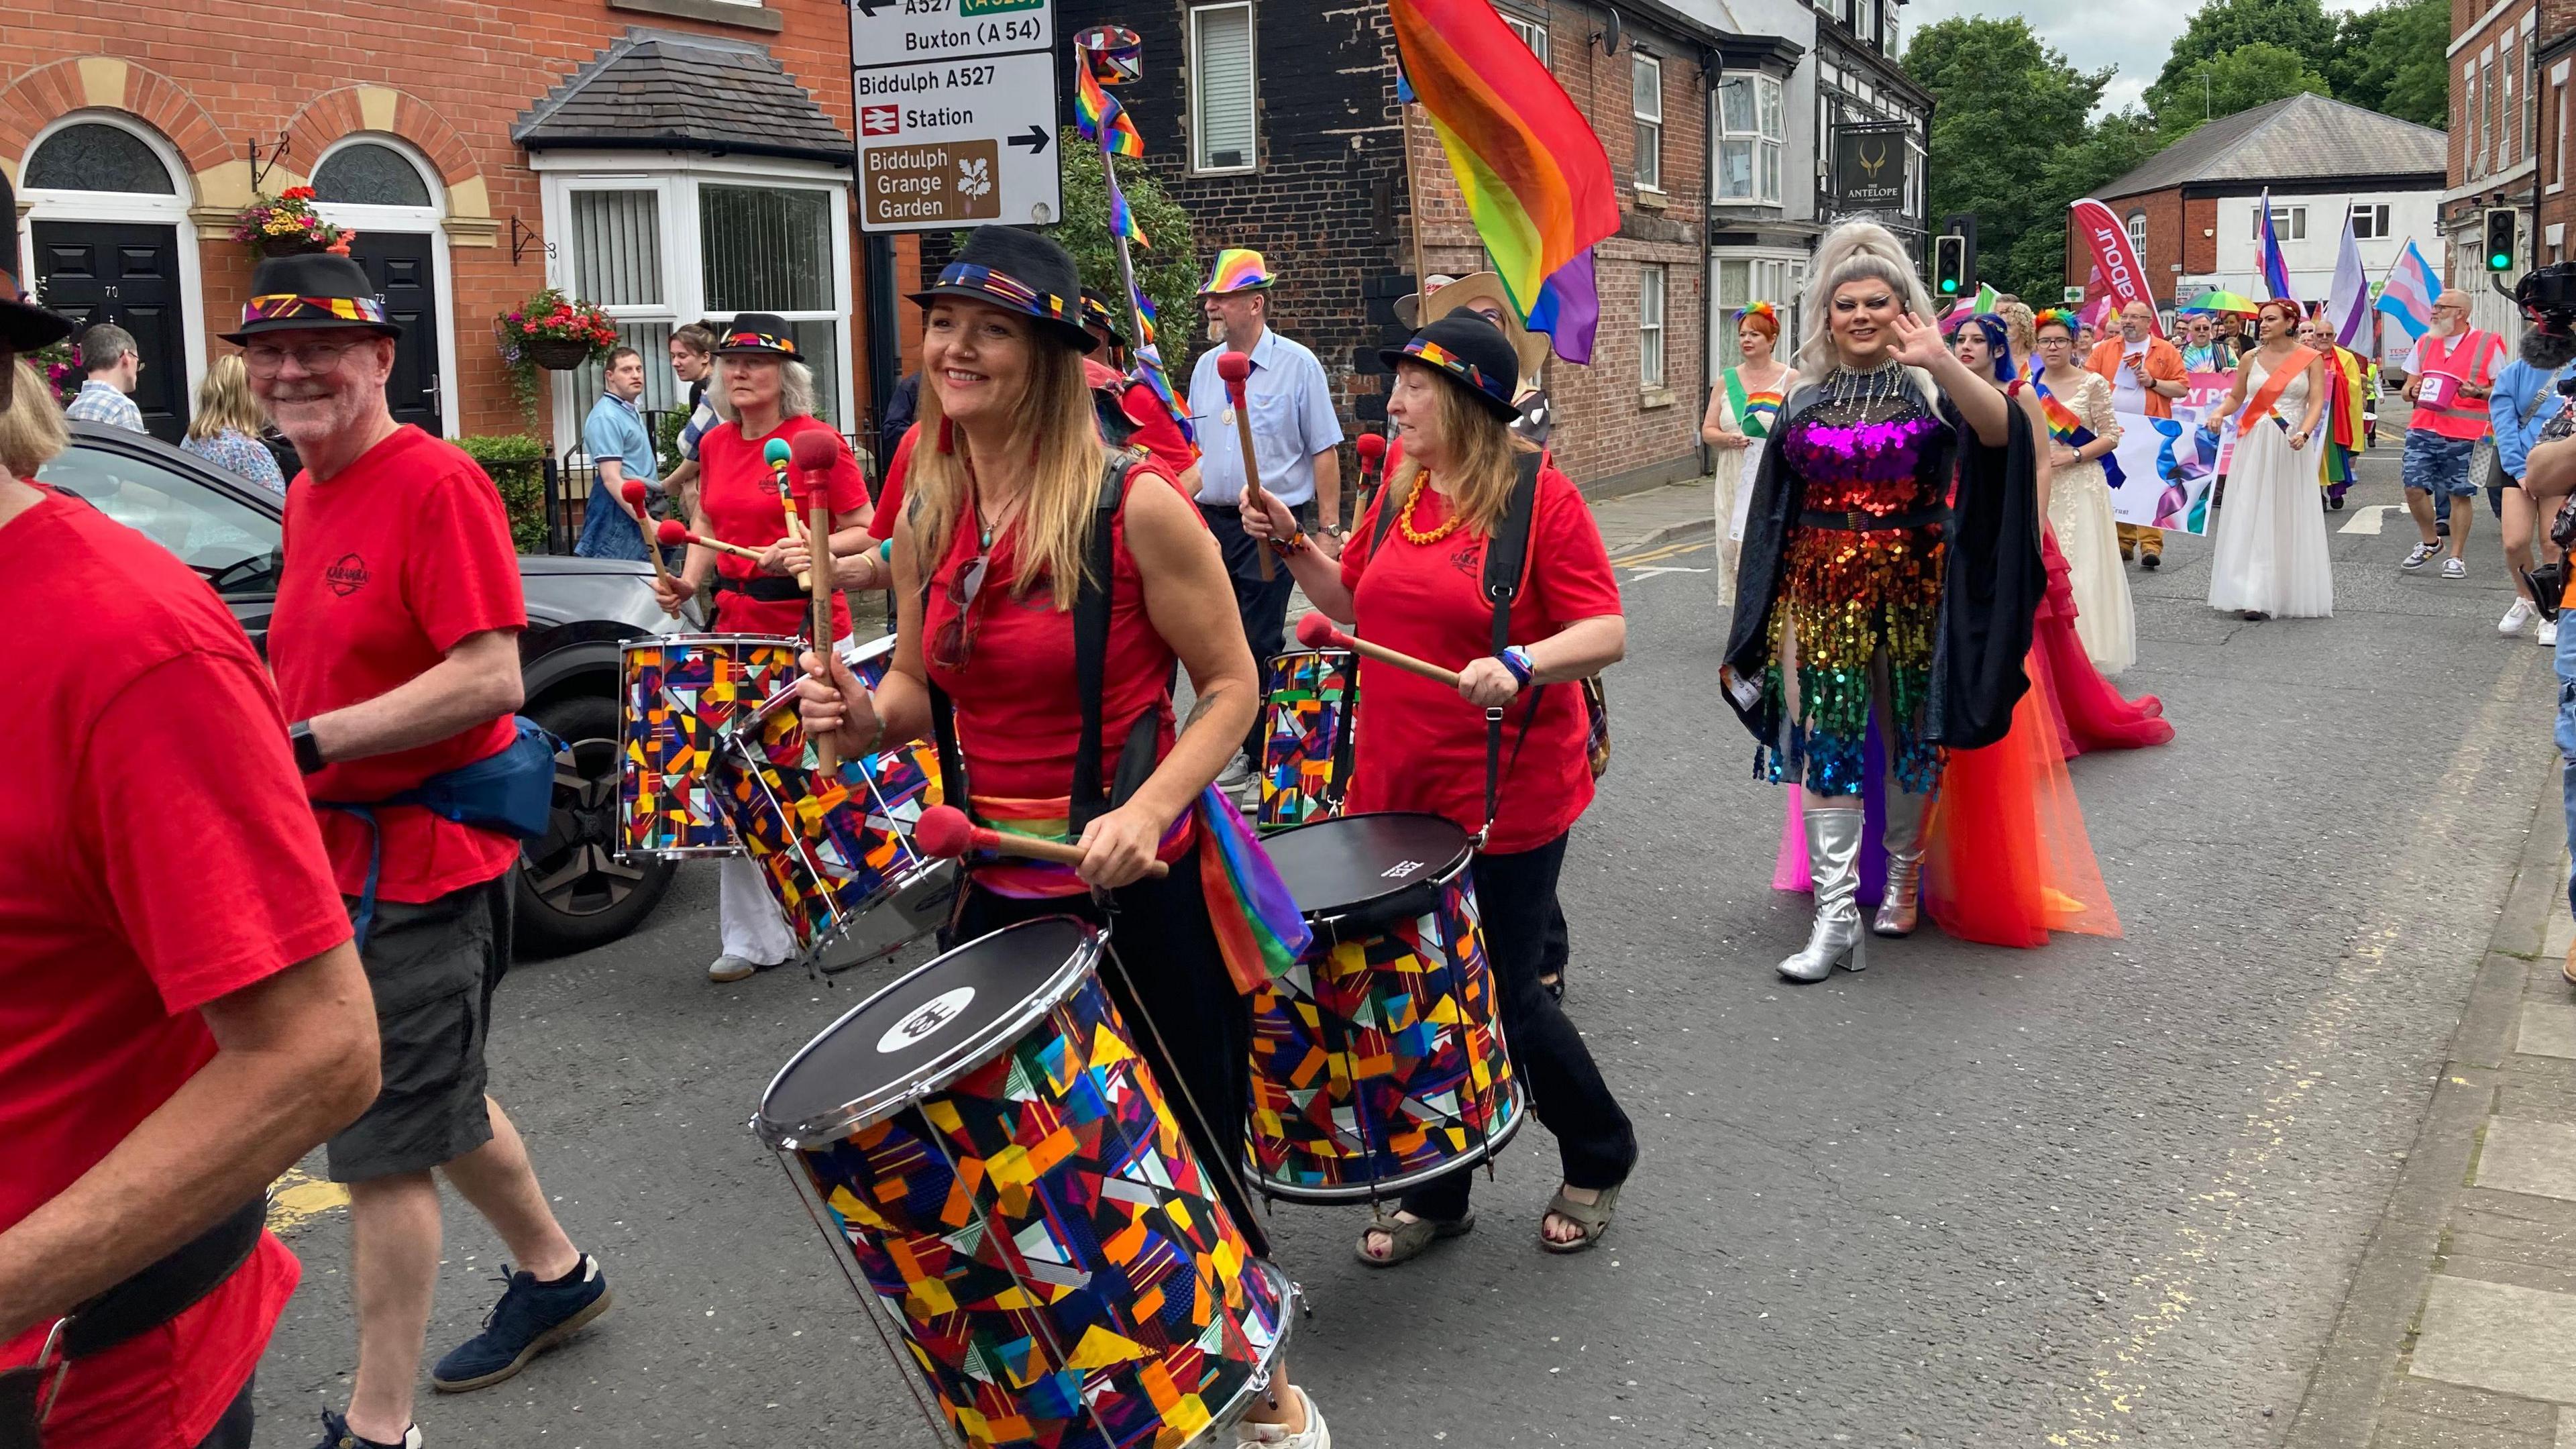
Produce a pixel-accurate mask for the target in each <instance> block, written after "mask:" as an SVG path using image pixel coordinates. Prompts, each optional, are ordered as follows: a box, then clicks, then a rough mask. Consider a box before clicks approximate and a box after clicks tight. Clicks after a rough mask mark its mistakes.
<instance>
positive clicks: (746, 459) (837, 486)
mask: <svg viewBox="0 0 2576 1449" xmlns="http://www.w3.org/2000/svg"><path fill="white" fill-rule="evenodd" d="M806 433H821V434H822V435H823V436H824V437H827V438H830V439H831V440H832V470H831V479H832V486H831V497H832V516H833V517H834V518H838V517H840V516H841V515H842V514H844V513H851V512H855V511H856V510H858V509H861V508H865V507H867V506H868V480H867V479H866V477H864V476H863V475H861V474H860V472H859V460H858V459H857V458H855V457H852V456H851V455H850V445H849V444H848V443H846V442H843V441H842V440H841V435H840V434H839V433H836V432H833V431H832V425H831V424H830V423H827V422H824V421H823V420H822V419H820V418H812V417H796V418H789V419H788V420H787V421H785V422H783V423H780V424H779V425H778V426H777V427H775V428H772V429H770V430H769V431H768V432H766V433H763V434H761V435H760V436H759V437H757V438H745V437H744V436H743V435H742V429H741V428H740V427H738V426H736V425H734V424H732V423H723V422H720V423H718V424H716V425H715V426H714V427H712V428H709V429H707V434H706V436H705V437H703V438H700V439H699V440H698V507H699V509H700V510H701V511H702V512H704V513H705V514H706V516H707V528H708V531H709V536H710V537H713V538H720V539H723V540H724V541H725V542H727V543H738V544H740V545H742V546H743V547H744V548H750V549H762V548H767V547H769V546H770V545H771V544H773V543H776V542H778V541H779V540H780V539H782V538H785V537H786V536H787V510H786V508H785V507H784V506H783V505H781V504H780V503H779V501H778V480H777V477H776V475H774V474H772V473H771V472H770V471H769V463H768V461H767V458H766V456H765V455H766V454H767V452H768V449H769V440H770V439H772V438H783V439H785V440H786V441H787V443H788V445H789V446H791V447H793V446H794V445H795V442H796V440H797V438H799V437H801V436H803V435H804V434H806ZM789 476H790V477H791V478H792V477H793V476H794V469H792V468H791V469H790V470H789ZM799 506H800V507H801V506H802V505H799ZM716 572H717V573H718V574H721V575H722V576H724V577H725V578H728V579H749V578H752V577H754V576H755V575H757V576H759V577H762V578H768V577H771V576H770V575H767V574H761V573H760V571H759V569H758V568H757V567H756V566H754V565H753V563H752V561H751V560H749V559H747V558H736V557H734V556H733V555H732V554H718V555H717V556H716ZM785 582H787V583H791V584H792V583H794V582H795V580H793V579H788V580H785ZM813 615H814V606H813V604H812V602H811V601H809V600H806V599H802V598H794V599H755V598H752V597H750V596H748V595H746V594H740V593H736V592H734V591H733V590H730V589H728V590H726V591H724V592H723V593H720V594H718V595H717V596H716V628H717V629H718V630H719V631H721V632H723V633H727V634H802V633H804V632H805V628H806V621H807V620H809V619H811V618H812V617H813ZM849 632H850V605H849V602H848V601H847V600H845V599H843V598H842V597H841V596H840V595H839V594H837V593H835V594H834V595H832V637H833V638H835V639H838V638H840V637H841V636H842V635H844V634H847V633H849Z"/></svg>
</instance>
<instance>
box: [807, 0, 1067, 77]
mask: <svg viewBox="0 0 2576 1449" xmlns="http://www.w3.org/2000/svg"><path fill="white" fill-rule="evenodd" d="M1054 49H1055V6H1054V4H1053V3H1051V0H850V63H851V64H852V65H854V66H856V67H858V68H859V69H861V70H867V69H870V68H872V67H876V66H884V65H918V64H920V63H921V62H923V61H926V60H949V59H952V58H955V57H958V56H993V55H1003V54H1007V53H1009V52H1011V51H1017V50H1044V51H1052V50H1054Z"/></svg>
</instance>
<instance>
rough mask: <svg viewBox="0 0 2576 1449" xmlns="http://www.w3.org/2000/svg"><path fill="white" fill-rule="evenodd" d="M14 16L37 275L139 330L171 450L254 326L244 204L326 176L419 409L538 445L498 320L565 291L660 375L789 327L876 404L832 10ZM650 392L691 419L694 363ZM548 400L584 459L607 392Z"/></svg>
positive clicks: (232, 4) (463, 6)
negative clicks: (237, 232) (597, 311)
mask: <svg viewBox="0 0 2576 1449" xmlns="http://www.w3.org/2000/svg"><path fill="white" fill-rule="evenodd" d="M12 18H13V26H12V30H11V40H12V42H13V43H12V46H11V52H10V58H11V60H12V61H13V62H14V63H15V68H14V69H13V70H11V71H10V72H8V73H7V74H6V77H5V79H4V80H0V166H5V167H6V168H7V169H8V171H9V173H10V175H11V177H12V178H13V180H14V181H15V182H16V185H17V188H18V210H19V216H18V225H19V227H20V237H21V241H22V244H23V245H24V246H25V247H26V252H27V256H28V257H29V259H30V262H31V267H30V271H31V274H32V276H33V278H34V279H35V281H36V284H37V285H38V286H39V288H40V289H41V290H42V293H43V295H44V296H45V298H46V299H47V300H48V301H49V302H51V303H53V304H54V305H56V306H58V307H61V308H63V309H64V310H66V311H70V312H73V313H75V314H78V315H81V316H83V317H85V318H106V319H113V320H116V321H118V322H120V323H122V324H123V325H125V326H127V327H128V328H129V329H130V330H132V331H134V332H135V333H136V335H137V337H138V339H139V340H141V341H142V343H143V345H144V350H145V372H144V374H143V379H142V386H143V391H142V393H141V394H140V395H139V396H138V398H137V401H138V402H139V403H141V404H143V405H144V406H145V409H146V413H147V417H148V419H149V420H150V421H151V422H152V423H153V424H154V426H155V430H156V431H160V432H165V433H170V432H175V430H176V429H177V428H178V427H180V426H184V424H185V421H186V417H187V414H188V410H189V395H190V392H191V389H192V387H193V384H194V382H195V381H196V379H197V378H198V377H199V376H201V375H202V373H203V370H204V367H205V365H206V361H207V359H208V358H209V357H211V356H216V355H220V353H221V351H222V349H223V348H224V347H225V346H226V344H224V343H223V342H222V341H220V340H219V339H218V338H217V337H216V335H215V334H217V333H218V332H221V331H224V330H228V329H229V328H230V326H231V325H232V324H233V323H234V322H236V321H237V320H238V319H239V317H240V308H241V304H242V301H243V298H244V296H245V293H246V289H247V287H248V284H249V281H250V274H251V268H252V265H253V263H252V258H251V256H250V254H249V252H248V251H247V250H246V248H245V247H244V246H243V245H242V244H240V243H238V242H235V241H233V240H232V239H231V235H230V233H231V229H232V226H233V221H234V217H235V214H236V213H237V212H238V211H239V210H240V208H241V207H242V206H244V205H245V204H247V203H248V202H250V201H251V200H252V197H253V195H254V192H255V191H257V192H264V193H267V194H270V195H274V194H276V193H278V192H280V191H282V190H284V189H285V188H287V187H289V186H294V185H301V184H313V185H315V186H316V189H317V190H318V191H319V192H320V194H321V197H322V201H321V203H320V209H322V210H323V211H324V213H325V214H326V215H327V216H329V217H331V219H333V220H336V221H340V222H342V223H344V224H347V225H352V226H354V227H356V228H357V229H358V231H359V234H360V236H359V242H358V245H357V247H356V249H355V252H354V255H356V256H357V257H358V258H359V259H360V260H361V261H362V262H364V263H365V264H366V265H367V267H368V268H369V271H370V273H371V275H372V276H373V277H374V279H375V280H376V282H377V284H378V285H379V286H380V287H381V288H383V290H384V296H385V298H386V301H387V305H388V306H389V307H390V308H392V309H393V310H394V311H395V312H396V313H397V314H399V315H401V316H402V317H404V319H405V321H406V324H407V326H408V327H409V332H408V335H407V336H406V339H405V341H404V344H403V358H402V361H401V363H400V364H399V366H398V370H397V376H396V379H395V383H396V393H397V396H396V399H395V401H396V406H397V409H398V411H399V412H400V413H401V415H402V416H404V417H405V418H406V420H409V421H416V422H420V423H422V424H424V425H426V426H430V427H433V428H435V429H437V430H439V431H441V432H445V433H451V434H452V433H457V432H499V431H514V430H517V429H519V428H520V427H522V426H523V425H524V424H523V422H522V418H521V415H520V411H519V408H518V406H517V404H516V403H515V402H514V401H513V398H512V394H511V390H510V385H509V380H508V377H507V375H506V373H505V371H504V369H503V367H502V366H501V363H500V360H499V357H498V355H497V353H496V350H495V345H494V338H493V333H492V323H493V320H494V318H495V317H496V316H497V315H499V314H500V313H502V312H503V311H506V310H507V309H508V308H509V307H510V306H511V305H513V304H515V303H516V302H518V301H519V300H520V299H522V298H524V297H526V296H527V295H528V294H529V293H531V292H534V291H536V290H537V289H538V288H540V287H543V286H546V285H548V284H550V283H551V284H554V285H559V286H563V287H565V288H566V289H567V290H570V291H574V292H576V293H578V294H580V295H584V296H587V297H589V298H591V299H592V300H595V301H599V302H602V303H603V304H606V305H608V306H609V307H610V310H611V311H612V313H613V314H614V315H615V316H617V318H618V319H619V322H620V326H621V328H622V330H624V331H625V333H626V334H627V336H628V337H629V339H630V340H632V341H634V342H636V343H637V344H638V345H640V346H643V347H645V348H646V350H647V351H648V353H651V354H654V355H655V356H656V357H657V358H658V354H659V349H660V345H661V342H662V340H663V339H664V338H666V337H667V336H668V334H669V330H670V328H671V327H672V326H673V325H674V324H675V323H677V322H681V321H686V320H689V319H691V318H694V317H697V316H700V315H704V314H724V313H730V312H732V311H735V310H740V309H746V308H757V309H760V310H766V311H777V312H783V313H786V314H787V315H789V316H791V317H793V318H796V319H797V323H796V326H797V331H798V332H799V333H800V335H801V336H803V338H804V340H805V342H806V344H807V346H808V348H809V350H810V351H811V353H812V355H813V357H814V360H815V362H816V364H817V371H818V372H819V373H821V374H822V375H823V381H824V383H825V386H824V387H823V389H822V391H823V393H824V396H825V406H826V408H827V409H828V410H830V411H832V412H833V414H834V415H835V416H836V417H837V418H839V419H841V420H842V421H843V426H844V427H845V428H846V427H849V426H851V425H852V424H851V419H853V417H854V415H855V412H856V410H857V409H858V408H862V407H864V399H865V398H866V396H867V389H866V387H865V382H864V379H863V378H856V377H855V376H854V375H855V373H856V372H857V367H856V364H857V363H858V362H859V361H860V360H861V359H863V358H864V356H865V347H864V344H863V339H861V338H859V337H857V336H855V335H854V328H853V326H852V323H851V318H852V316H853V314H854V313H855V312H856V311H857V306H856V303H857V299H858V297H859V295H860V292H859V286H860V281H861V279H860V278H859V276H858V275H857V268H856V266H855V265H854V261H853V257H854V250H853V247H852V245H851V233H852V230H853V228H852V224H851V218H850V207H849V144H850V143H849V140H848V132H849V129H850V125H851V118H850V114H849V97H850V89H849V85H848V82H847V79H846V77H847V75H848V67H849V29H848V19H847V11H846V9H845V8H844V7H843V6H842V5H840V4H837V3H832V0H753V3H741V0H562V3H553V4H548V5H544V6H538V7H517V8H495V7H492V6H488V5H478V4H469V3H465V0H409V3H389V0H347V3H343V4H339V5H334V6H331V7H328V8H327V9H325V10H310V9H304V8H297V7H284V6H272V5H248V4H242V3H239V0H174V3H169V4H156V5H148V6H147V5H143V4H139V3H133V0H96V3H91V4H83V5H77V6H49V7H38V8H37V9H35V10H33V11H28V10H20V11H17V12H15V14H14V15H13V17H12ZM647 375H648V377H650V378H651V379H652V380H653V382H652V385H653V387H654V389H655V390H654V392H652V393H651V394H649V395H648V396H649V398H650V400H651V401H653V402H655V403H660V402H664V401H666V400H667V399H668V397H669V388H670V376H669V373H668V372H667V370H666V369H664V368H662V367H661V366H659V365H658V362H657V365H655V366H652V367H648V369H647ZM854 381H855V382H856V383H857V385H856V386H854V385H853V383H854ZM545 393H546V396H545V398H544V402H545V403H546V404H547V405H548V406H549V407H550V408H551V410H552V412H553V415H554V420H555V421H554V432H553V437H552V441H553V442H555V443H556V444H557V445H558V446H561V445H564V444H567V443H568V442H569V441H570V437H569V424H568V422H566V421H565V418H566V415H567V414H568V413H570V412H571V411H572V408H571V406H570V405H571V404H573V403H574V402H575V401H576V399H577V398H578V399H580V400H584V401H586V393H587V380H586V379H575V378H573V377H571V376H568V375H562V376H554V377H552V378H551V381H550V385H549V386H548V387H547V388H546V389H545ZM854 399H856V400H857V401H856V402H855V403H854V401H853V400H854Z"/></svg>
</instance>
